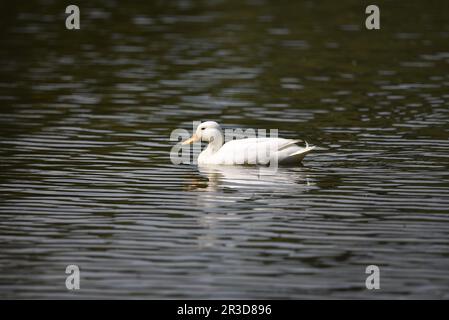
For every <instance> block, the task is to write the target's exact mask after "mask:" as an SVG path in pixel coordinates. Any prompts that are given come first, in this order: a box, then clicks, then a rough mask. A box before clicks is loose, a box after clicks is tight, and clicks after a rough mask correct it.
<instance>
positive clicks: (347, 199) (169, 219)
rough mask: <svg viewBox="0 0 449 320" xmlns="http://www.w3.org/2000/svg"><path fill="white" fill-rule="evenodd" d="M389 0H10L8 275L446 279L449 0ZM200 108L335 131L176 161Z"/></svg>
mask: <svg viewBox="0 0 449 320" xmlns="http://www.w3.org/2000/svg"><path fill="white" fill-rule="evenodd" d="M410 2H411V3H410ZM376 4H378V5H379V6H380V8H381V30H380V31H367V30H365V27H364V18H365V14H364V8H365V4H363V3H359V4H357V2H352V1H338V2H337V1H325V2H320V4H318V3H315V2H313V1H306V2H301V3H292V2H290V1H279V2H276V4H275V3H273V2H266V1H246V2H245V3H243V2H241V1H227V2H222V1H212V2H210V3H207V4H204V3H203V4H199V3H197V2H191V1H177V2H170V4H167V3H165V2H155V3H153V4H144V3H137V2H136V3H123V2H120V3H119V2H118V1H107V2H106V1H105V2H101V1H94V2H90V4H89V5H82V4H79V5H80V9H81V30H79V31H68V30H66V29H65V22H64V21H65V14H64V9H65V7H64V6H63V5H62V4H61V3H59V2H57V1H44V0H41V1H27V2H20V3H14V5H11V4H6V3H4V4H2V6H3V8H2V10H0V12H1V21H2V23H3V24H2V28H1V31H0V32H1V39H2V46H1V47H0V60H1V67H0V106H1V107H0V122H1V123H0V126H1V127H0V128H1V129H0V156H1V163H0V166H1V171H0V194H1V198H0V212H1V219H0V297H1V298H73V297H77V298H161V299H165V298H267V299H270V298H361V299H365V298H393V299H399V298H446V299H447V298H449V295H448V289H449V271H448V270H449V254H448V252H449V210H448V206H449V188H448V187H449V179H448V178H449V171H448V169H449V161H448V158H449V156H448V150H449V141H448V138H449V125H448V120H449V111H448V110H449V109H448V107H449V19H448V18H447V12H448V9H449V8H448V4H447V3H445V2H444V1H427V2H425V3H423V2H421V1H408V2H407V3H405V2H404V3H402V2H401V3H396V2H393V1H378V2H377V3H376ZM198 120H203V121H204V120H215V121H218V122H220V123H222V124H223V125H224V126H225V127H227V128H236V127H240V128H255V129H257V128H262V129H270V128H276V129H279V135H280V136H282V137H285V138H303V139H306V140H308V141H309V142H310V143H312V144H314V145H317V146H318V147H319V150H317V151H316V152H314V153H312V154H311V155H309V156H308V157H306V159H305V161H304V162H303V166H298V167H295V168H281V169H280V170H279V172H278V173H277V175H275V176H273V175H266V174H263V172H262V174H261V173H260V172H259V171H257V170H256V169H253V168H214V169H210V170H205V169H199V168H197V167H196V166H194V165H173V164H172V163H171V162H170V158H169V152H170V149H171V147H172V146H173V144H174V143H173V142H171V141H169V136H170V133H171V131H172V130H173V129H176V128H185V129H189V130H191V123H192V121H198ZM69 264H76V265H79V266H80V268H81V290H79V291H77V292H69V291H67V290H66V288H65V277H66V274H65V273H64V271H65V268H66V266H67V265H69ZM371 264H374V265H378V266H379V267H380V270H381V290H377V291H369V290H367V289H366V288H365V279H366V276H367V275H366V274H365V268H366V266H368V265H371Z"/></svg>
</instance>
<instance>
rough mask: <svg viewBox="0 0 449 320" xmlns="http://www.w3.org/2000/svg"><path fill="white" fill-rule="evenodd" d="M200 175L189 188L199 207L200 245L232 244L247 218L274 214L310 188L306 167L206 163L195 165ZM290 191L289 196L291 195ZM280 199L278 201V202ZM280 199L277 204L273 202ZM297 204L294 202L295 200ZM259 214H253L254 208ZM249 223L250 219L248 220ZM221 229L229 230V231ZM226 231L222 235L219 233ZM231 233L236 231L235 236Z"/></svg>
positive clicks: (291, 204) (227, 245) (237, 239)
mask: <svg viewBox="0 0 449 320" xmlns="http://www.w3.org/2000/svg"><path fill="white" fill-rule="evenodd" d="M198 171H199V173H200V176H201V177H204V178H207V180H206V181H205V179H204V178H203V179H201V178H198V180H197V181H193V182H192V183H191V185H190V188H189V189H190V190H192V191H199V192H198V194H197V197H196V206H197V207H198V208H201V210H202V211H203V213H202V214H200V215H198V224H199V225H200V226H201V227H202V228H203V232H202V234H201V235H200V236H198V245H199V246H200V247H203V248H204V247H214V246H221V245H224V246H226V247H229V246H233V245H236V243H235V242H238V241H239V239H240V238H239V236H238V235H239V234H242V233H243V234H244V233H245V231H244V230H240V229H242V228H243V229H244V228H245V226H246V225H247V224H248V223H250V221H251V219H260V217H261V215H262V216H264V217H265V218H267V217H269V216H273V217H274V216H276V215H277V214H279V212H280V211H282V210H284V208H283V207H284V206H288V207H291V206H293V205H295V203H296V202H297V198H296V196H297V195H298V194H299V193H301V192H304V191H307V190H308V189H310V188H313V185H314V182H313V178H311V177H309V176H310V174H309V170H308V169H307V168H304V167H300V168H278V169H277V170H273V169H271V168H267V167H244V166H242V167H238V166H207V167H204V166H203V167H199V168H198ZM292 195H293V196H292ZM280 200H281V202H279V201H280ZM275 203H281V205H280V206H279V207H277V206H273V205H274V204H275ZM296 205H297V204H296ZM256 211H257V212H260V213H261V214H258V215H253V214H252V213H254V212H256ZM250 224H251V223H250ZM223 230H232V232H230V233H229V234H228V233H226V232H224V231H223ZM223 234H226V235H227V236H226V237H225V238H223V239H222V238H221V236H220V235H223ZM232 234H235V235H236V237H237V238H236V239H234V238H233V236H230V235H232Z"/></svg>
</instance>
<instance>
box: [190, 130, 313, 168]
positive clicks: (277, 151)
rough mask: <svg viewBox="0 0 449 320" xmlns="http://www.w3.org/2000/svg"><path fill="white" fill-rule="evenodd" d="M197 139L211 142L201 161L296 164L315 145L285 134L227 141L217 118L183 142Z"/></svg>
mask: <svg viewBox="0 0 449 320" xmlns="http://www.w3.org/2000/svg"><path fill="white" fill-rule="evenodd" d="M196 141H205V142H209V145H208V146H207V148H206V149H205V150H204V151H203V152H201V153H200V155H199V156H198V164H199V165H222V164H225V165H248V164H252V165H272V164H273V163H277V164H280V165H292V164H298V163H299V162H301V161H302V159H303V158H304V157H305V156H306V154H308V153H309V152H310V151H312V150H313V149H315V147H314V146H312V147H310V146H309V145H308V143H307V142H305V144H306V146H305V148H302V147H299V146H298V145H296V144H297V143H298V142H301V141H302V140H292V139H282V138H247V139H239V140H231V141H229V142H227V143H225V144H223V142H224V137H223V132H222V130H221V127H220V125H219V124H218V123H216V122H215V121H206V122H203V123H201V124H200V125H199V126H198V127H197V128H196V132H195V133H194V134H193V135H192V137H191V138H189V139H188V140H186V141H184V142H183V143H182V144H184V145H185V144H190V143H193V142H196Z"/></svg>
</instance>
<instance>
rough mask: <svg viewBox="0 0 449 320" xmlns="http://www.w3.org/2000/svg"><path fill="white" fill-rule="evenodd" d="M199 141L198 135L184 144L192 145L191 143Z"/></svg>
mask: <svg viewBox="0 0 449 320" xmlns="http://www.w3.org/2000/svg"><path fill="white" fill-rule="evenodd" d="M199 140H200V139H199V138H198V136H197V135H196V134H194V135H193V136H192V137H190V138H189V139H187V140H186V141H183V142H182V144H191V143H194V142H197V141H199Z"/></svg>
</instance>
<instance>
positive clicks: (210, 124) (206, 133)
mask: <svg viewBox="0 0 449 320" xmlns="http://www.w3.org/2000/svg"><path fill="white" fill-rule="evenodd" d="M196 141H205V142H209V143H211V142H215V143H219V144H220V145H221V144H222V143H223V133H222V131H221V127H220V125H219V124H218V123H216V122H215V121H206V122H203V123H201V124H200V125H199V126H198V127H197V128H196V131H195V133H194V134H193V135H192V137H191V138H189V139H187V140H186V141H184V142H183V143H182V144H190V143H193V142H196Z"/></svg>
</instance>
